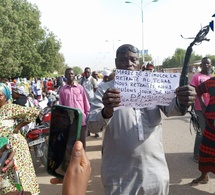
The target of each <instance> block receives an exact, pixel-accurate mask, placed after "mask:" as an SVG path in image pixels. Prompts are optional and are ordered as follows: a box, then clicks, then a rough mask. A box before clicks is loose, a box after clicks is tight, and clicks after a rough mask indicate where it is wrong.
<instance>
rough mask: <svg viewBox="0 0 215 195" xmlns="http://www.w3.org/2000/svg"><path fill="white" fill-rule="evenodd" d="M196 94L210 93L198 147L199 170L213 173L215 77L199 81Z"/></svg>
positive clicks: (214, 154)
mask: <svg viewBox="0 0 215 195" xmlns="http://www.w3.org/2000/svg"><path fill="white" fill-rule="evenodd" d="M197 93H198V95H201V94H203V93H209V94H210V100H209V104H208V105H207V107H206V111H205V122H206V126H205V129H204V132H203V136H202V141H201V145H200V149H199V170H200V171H201V172H212V173H214V174H215V127H214V120H215V104H214V103H215V77H212V78H210V79H209V80H207V81H205V82H203V83H201V84H200V85H199V86H198V88H197Z"/></svg>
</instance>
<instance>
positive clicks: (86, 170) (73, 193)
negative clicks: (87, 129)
mask: <svg viewBox="0 0 215 195" xmlns="http://www.w3.org/2000/svg"><path fill="white" fill-rule="evenodd" d="M90 174H91V166H90V161H89V160H88V158H87V156H86V153H85V151H84V148H83V144H82V142H80V141H77V142H76V143H75V145H74V146H73V149H72V157H71V160H70V163H69V166H68V168H67V170H66V174H65V176H64V180H61V179H58V178H52V179H51V180H50V183H51V184H60V183H63V189H62V194H63V195H68V194H69V195H84V194H86V189H87V184H88V180H89V178H90Z"/></svg>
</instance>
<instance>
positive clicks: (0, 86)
mask: <svg viewBox="0 0 215 195" xmlns="http://www.w3.org/2000/svg"><path fill="white" fill-rule="evenodd" d="M0 91H1V92H2V93H3V94H4V95H5V97H6V100H7V101H8V100H9V99H10V98H11V92H10V89H9V88H8V87H7V85H5V84H4V83H0Z"/></svg>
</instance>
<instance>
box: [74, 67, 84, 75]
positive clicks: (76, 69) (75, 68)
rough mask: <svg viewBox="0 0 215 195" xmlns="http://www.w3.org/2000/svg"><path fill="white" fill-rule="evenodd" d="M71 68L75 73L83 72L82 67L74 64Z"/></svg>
mask: <svg viewBox="0 0 215 195" xmlns="http://www.w3.org/2000/svg"><path fill="white" fill-rule="evenodd" d="M73 70H74V73H75V74H76V75H78V74H81V73H82V72H83V70H82V68H80V67H79V66H74V67H73Z"/></svg>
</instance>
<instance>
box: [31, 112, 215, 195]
mask: <svg viewBox="0 0 215 195" xmlns="http://www.w3.org/2000/svg"><path fill="white" fill-rule="evenodd" d="M163 129H164V132H163V140H164V149H165V154H166V159H167V163H168V166H169V170H170V195H182V194H183V195H209V194H215V188H214V184H215V176H214V175H213V174H210V178H211V179H210V181H209V183H208V184H203V185H199V186H196V187H191V186H190V185H189V183H190V182H191V181H192V180H193V179H194V178H196V177H198V176H199V174H200V172H199V171H198V164H197V163H195V162H193V160H192V151H193V143H194V139H195V133H194V132H192V134H191V133H190V130H189V115H186V116H183V117H171V118H166V117H165V116H163ZM87 155H88V157H89V159H90V160H91V165H92V175H91V178H90V181H89V185H88V189H87V195H103V191H102V184H101V180H100V179H101V178H100V163H101V134H100V138H98V139H95V138H94V137H88V138H87ZM34 164H35V169H36V174H37V176H38V180H39V184H40V188H41V195H49V194H51V195H60V194H61V185H50V184H49V180H50V178H51V176H49V175H48V174H46V172H45V169H44V167H43V166H42V165H41V164H40V162H38V161H36V160H35V159H34Z"/></svg>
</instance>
